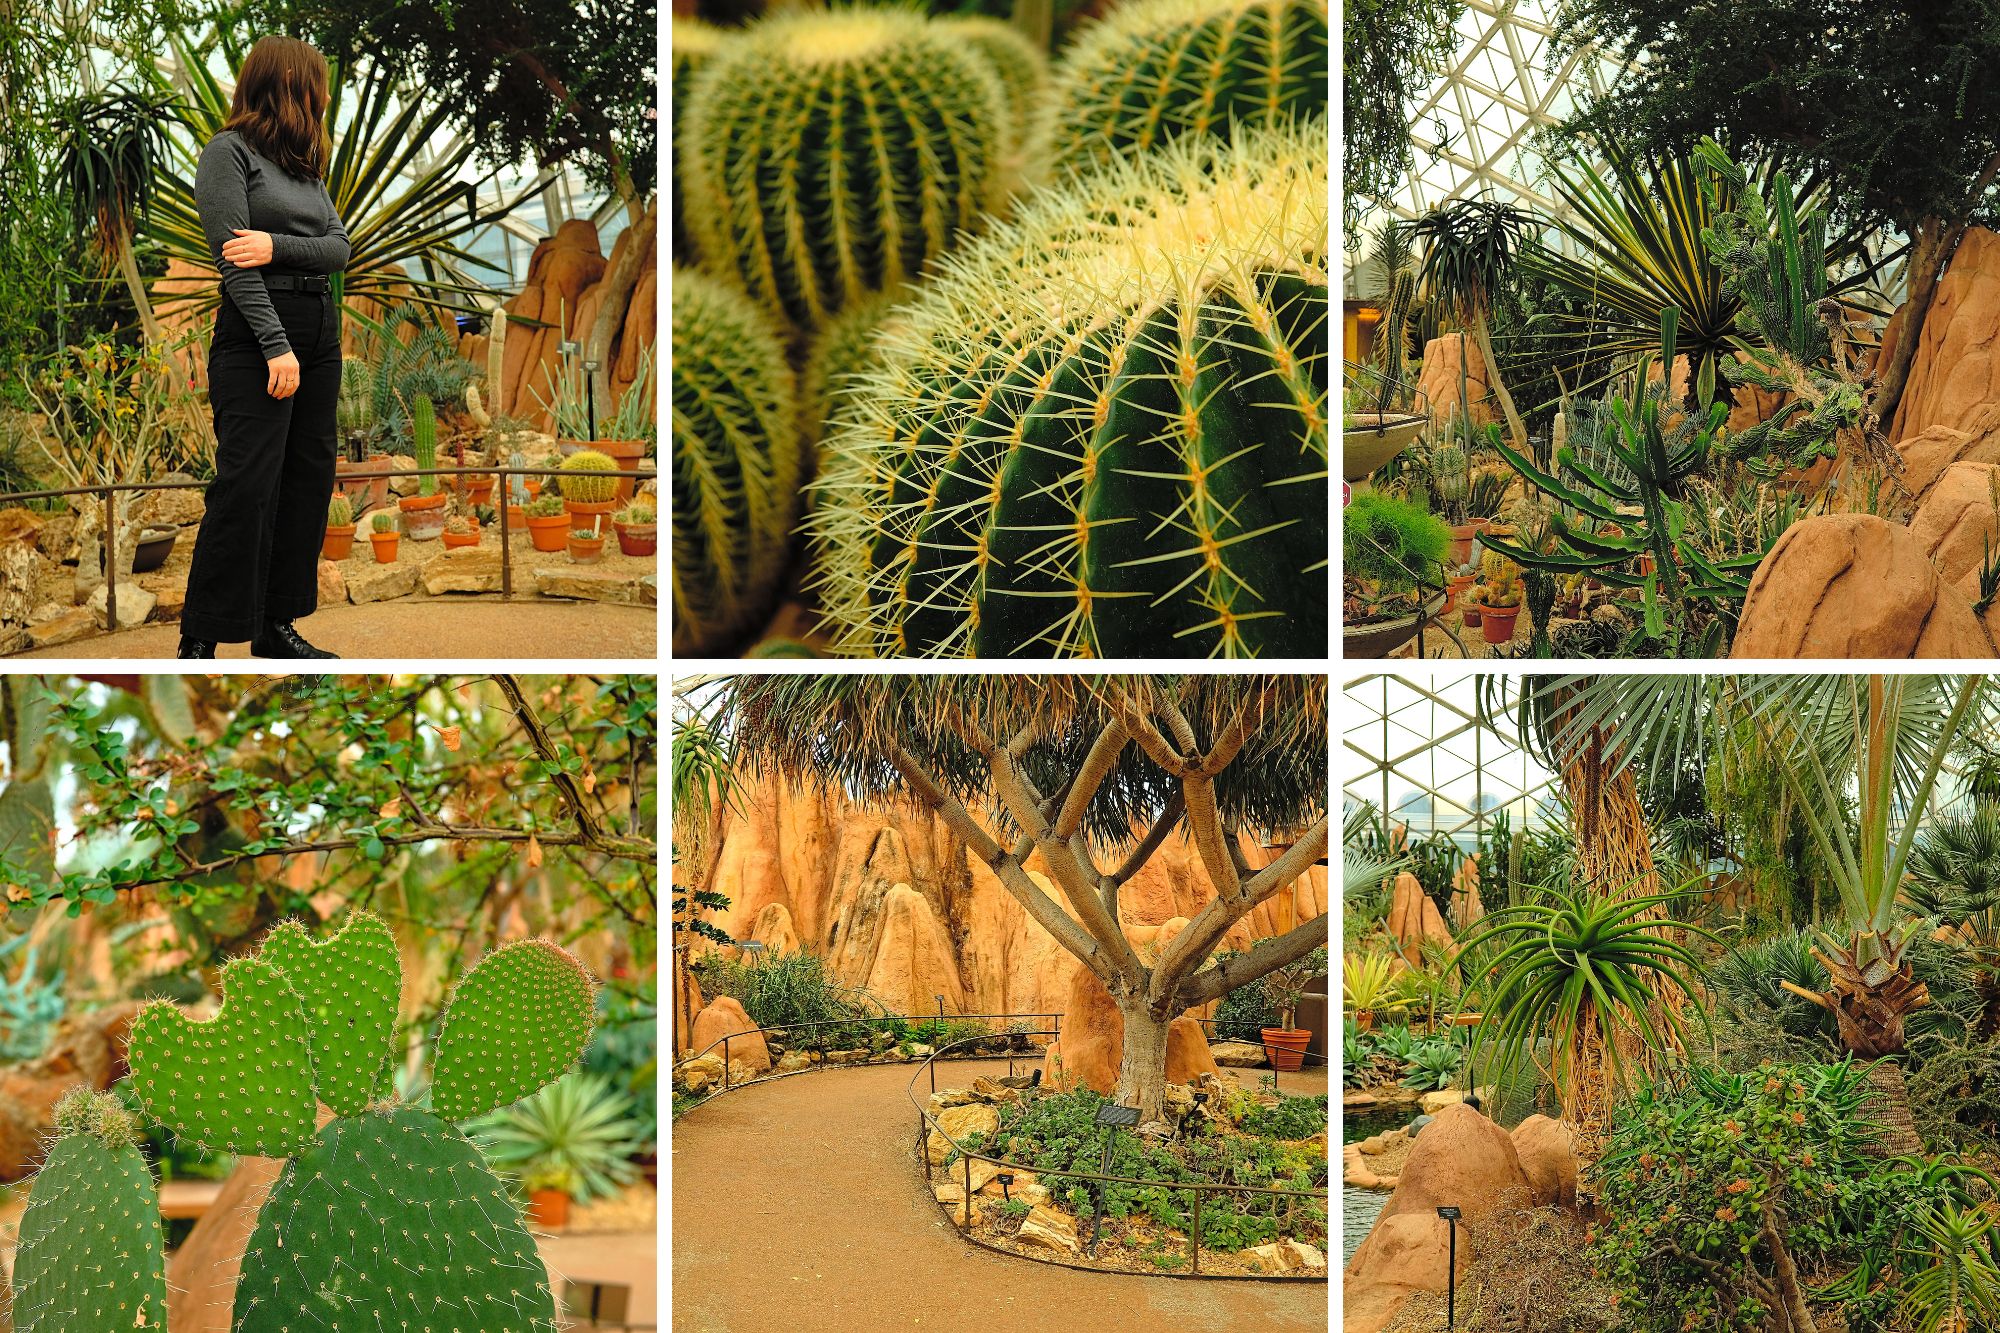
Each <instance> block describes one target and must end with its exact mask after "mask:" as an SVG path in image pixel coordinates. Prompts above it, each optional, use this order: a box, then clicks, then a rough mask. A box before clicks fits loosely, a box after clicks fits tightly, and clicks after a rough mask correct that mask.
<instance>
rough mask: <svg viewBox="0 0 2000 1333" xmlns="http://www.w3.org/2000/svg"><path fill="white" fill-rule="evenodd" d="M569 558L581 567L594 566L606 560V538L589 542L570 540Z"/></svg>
mask: <svg viewBox="0 0 2000 1333" xmlns="http://www.w3.org/2000/svg"><path fill="white" fill-rule="evenodd" d="M569 558H570V559H571V560H574V561H575V562H576V563H577V564H579V565H594V564H596V563H597V562H598V561H599V560H602V559H603V558H604V538H602V537H592V538H591V539H590V540H588V541H584V540H581V539H579V538H576V537H571V538H570V539H569Z"/></svg>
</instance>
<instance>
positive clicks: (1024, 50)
mask: <svg viewBox="0 0 2000 1333" xmlns="http://www.w3.org/2000/svg"><path fill="white" fill-rule="evenodd" d="M938 22H939V23H940V24H942V25H943V26H944V27H945V29H946V30H947V31H949V32H952V33H954V34H956V35H957V36H958V37H959V38H961V39H962V40H963V41H964V42H965V43H966V45H967V46H969V47H970V48H971V49H972V50H973V51H974V52H975V53H977V54H978V55H979V56H980V57H982V58H983V59H984V60H985V61H986V63H987V64H988V65H989V66H990V67H991V68H992V70H993V72H994V74H996V75H998V76H999V79H1000V88H1001V91H1002V92H1004V93H1005V94H1006V98H1007V133H1008V144H1009V152H1008V155H1007V156H1008V172H1007V175H1008V178H1009V180H1008V183H1009V184H1010V185H1013V184H1018V183H1020V182H1021V181H1023V180H1027V179H1031V178H1033V177H1035V176H1038V175H1039V174H1040V168H1041V165H1042V158H1043V156H1044V155H1045V153H1046V151H1047V144H1048V137H1049V110H1050V108H1049V60H1048V56H1047V55H1046V54H1045V53H1044V52H1043V51H1042V49H1041V48H1040V47H1038V46H1036V45H1035V44H1034V43H1033V42H1031V41H1029V40H1028V39H1027V38H1026V37H1025V36H1023V35H1022V33H1021V30H1020V29H1019V28H1017V27H1015V26H1014V25H1013V24H1011V23H1007V22H1003V21H1002V20H1000V19H996V18H990V17H988V16H987V15H984V14H954V15H949V16H946V17H941V18H939V19H938Z"/></svg>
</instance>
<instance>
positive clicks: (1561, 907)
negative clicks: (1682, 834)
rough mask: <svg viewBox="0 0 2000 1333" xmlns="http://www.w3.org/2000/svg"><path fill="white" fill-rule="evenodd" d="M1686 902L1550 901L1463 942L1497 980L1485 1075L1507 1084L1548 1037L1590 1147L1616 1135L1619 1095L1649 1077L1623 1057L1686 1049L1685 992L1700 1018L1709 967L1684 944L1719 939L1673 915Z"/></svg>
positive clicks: (1560, 1082)
mask: <svg viewBox="0 0 2000 1333" xmlns="http://www.w3.org/2000/svg"><path fill="white" fill-rule="evenodd" d="M1677 897H1678V895H1675V894H1643V895H1639V896H1635V897H1630V898H1616V897H1599V896H1596V895H1595V894H1593V893H1591V892H1589V891H1587V890H1586V891H1581V892H1570V893H1561V892H1554V891H1550V892H1547V893H1546V894H1545V895H1544V899H1543V901H1540V902H1533V903H1523V904H1520V905H1518V906H1515V907H1503V908H1501V909H1500V910H1499V911H1497V912H1493V913H1491V914H1490V915H1488V916H1487V918H1486V919H1485V920H1484V921H1483V922H1481V923H1480V926H1479V929H1477V930H1476V931H1474V932H1473V933H1472V934H1471V935H1470V936H1468V937H1467V938H1466V939H1465V940H1464V941H1463V942H1462V953H1463V954H1466V955H1471V956H1473V957H1475V958H1477V959H1478V966H1479V970H1480V971H1481V972H1482V973H1484V974H1485V975H1486V977H1487V978H1488V980H1487V981H1486V983H1485V987H1484V1000H1485V1010H1484V1012H1483V1013H1482V1014H1481V1016H1480V1021H1479V1026H1478V1027H1477V1028H1476V1029H1475V1030H1474V1033H1473V1050H1474V1053H1475V1058H1477V1056H1478V1055H1481V1054H1483V1055H1485V1056H1486V1057H1487V1059H1486V1060H1485V1062H1484V1063H1483V1065H1482V1069H1490V1070H1492V1071H1493V1073H1494V1074H1495V1076H1497V1077H1499V1078H1502V1079H1506V1078H1508V1077H1510V1076H1511V1075H1512V1074H1513V1073H1514V1072H1515V1069H1514V1066H1515V1065H1518V1063H1519V1062H1520V1061H1521V1060H1522V1059H1525V1058H1533V1054H1532V1053H1533V1052H1534V1049H1535V1043H1536V1042H1537V1041H1538V1040H1540V1039H1541V1038H1544V1037H1546V1038H1548V1039H1549V1042H1550V1060H1549V1064H1548V1066H1547V1067H1546V1068H1545V1069H1544V1070H1543V1072H1545V1073H1546V1074H1547V1075H1548V1077H1549V1081H1550V1082H1551V1083H1552V1084H1554V1086H1555V1089H1556V1093H1557V1096H1558V1097H1559V1098H1560V1099H1561V1102H1562V1108H1563V1118H1564V1119H1566V1120H1569V1121H1571V1122H1572V1123H1574V1124H1576V1125H1577V1126H1579V1128H1580V1129H1581V1130H1582V1131H1583V1133H1584V1135H1585V1139H1586V1142H1593V1141H1595V1140H1596V1139H1598V1138H1601V1137H1602V1135H1603V1134H1604V1133H1605V1132H1606V1130H1607V1129H1608V1128H1609V1126H1610V1114H1611V1103H1612V1099H1613V1096H1614V1095H1615V1094H1616V1092H1617V1091H1618V1090H1620V1089H1622V1088H1625V1087H1627V1086H1629V1085H1630V1080H1631V1078H1632V1076H1633V1075H1634V1074H1636V1073H1638V1072H1640V1071H1639V1070H1636V1069H1634V1068H1632V1066H1633V1065H1634V1064H1635V1063H1641V1062H1639V1061H1635V1060H1633V1059H1631V1058H1629V1057H1628V1056H1627V1055H1626V1054H1625V1053H1624V1052H1623V1051H1621V1049H1620V1048H1621V1046H1625V1045H1627V1044H1628V1043H1630V1042H1633V1041H1636V1042H1638V1043H1639V1044H1640V1045H1641V1046H1643V1048H1644V1049H1645V1050H1646V1051H1647V1052H1649V1053H1657V1054H1659V1055H1665V1054H1666V1053H1668V1052H1671V1051H1674V1050H1679V1049H1684V1048H1685V1045H1686V1037H1687V1033H1686V1027H1685V1024H1684V1023H1683V1021H1682V1019H1681V1017H1680V1014H1679V1013H1678V1011H1677V1010H1676V1008H1675V1006H1674V1005H1672V1004H1670V1003H1661V1001H1662V1000H1663V999H1664V998H1665V997H1667V996H1668V995H1669V994H1671V993H1672V992H1676V991H1677V992H1679V993H1680V995H1681V996H1683V997H1685V999H1686V1000H1687V1001H1688V1002H1689V1003H1690V1004H1692V1005H1694V1006H1695V1007H1696V1008H1697V1010H1699V1006H1700V1003H1701V1001H1700V997H1699V996H1698V995H1697V994H1696V992H1695V989H1694V986H1693V982H1692V978H1693V976H1694V974H1695V973H1696V972H1697V971H1698V969H1699V967H1700V964H1699V963H1698V961H1697V960H1696V958H1695V956H1694V954H1693V953H1692V952H1690V951H1689V949H1688V947H1687V946H1686V945H1685V944H1682V943H1680V942H1679V940H1678V938H1677V937H1678V936H1679V935H1680V934H1681V933H1683V932H1685V933H1691V934H1697V935H1702V936H1705V937H1708V938H1713V937H1712V936H1708V933H1707V932H1706V931H1703V930H1701V929H1700V928H1699V927H1696V926H1694V925H1691V924H1690V923H1688V922H1686V921H1682V920H1679V919H1677V918H1674V917H1670V916H1667V915H1665V909H1666V908H1667V907H1668V906H1670V905H1671V904H1672V903H1673V902H1675V901H1676V899H1677ZM1489 949H1490V950H1491V952H1490V953H1489V952H1483V951H1485V950H1489ZM1650 1058H1651V1057H1650V1056H1649V1059H1650ZM1538 1063H1539V1062H1538Z"/></svg>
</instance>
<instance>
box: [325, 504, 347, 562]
mask: <svg viewBox="0 0 2000 1333" xmlns="http://www.w3.org/2000/svg"><path fill="white" fill-rule="evenodd" d="M319 553H320V557H321V558H322V559H325V560H345V559H347V557H348V556H350V555H352V554H353V553H354V506H353V504H352V503H350V502H349V501H348V498H347V497H346V496H345V495H342V494H341V493H340V492H339V491H335V492H334V493H333V498H332V499H331V500H329V501H327V504H326V535H325V536H324V537H322V538H320V543H319Z"/></svg>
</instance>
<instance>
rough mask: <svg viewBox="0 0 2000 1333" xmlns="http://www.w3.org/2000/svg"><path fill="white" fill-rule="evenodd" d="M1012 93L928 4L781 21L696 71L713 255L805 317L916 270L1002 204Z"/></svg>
mask: <svg viewBox="0 0 2000 1333" xmlns="http://www.w3.org/2000/svg"><path fill="white" fill-rule="evenodd" d="M1005 119H1006V104H1005V94H1004V93H1003V92H1002V90H1001V85H1000V80H999V77H998V76H997V75H996V74H995V73H994V72H993V69H992V68H991V66H990V65H989V64H988V63H987V62H986V61H985V60H983V59H982V58H980V57H979V56H978V55H977V54H974V53H973V52H971V51H969V50H967V49H966V47H965V44H964V43H963V42H962V41H961V40H959V39H957V38H955V37H954V36H953V35H952V33H951V32H950V31H949V30H948V29H945V28H943V27H941V26H940V25H938V24H935V23H932V22H931V21H930V20H929V19H927V18H925V17H923V16H922V15H920V14H916V13H913V12H909V11H904V10H895V9H869V8H855V9H843V10H836V11H831V12H817V13H814V12H806V13H794V14H787V15H785V16H782V17H778V18H772V19H768V20H766V21H764V22H763V23H760V24H758V25H757V26H756V27H754V28H752V29H750V30H749V31H748V32H747V33H746V34H745V35H744V36H742V37H740V38H733V39H731V40H729V41H727V42H725V43H723V45H722V49H721V50H720V51H718V52H717V53H716V54H715V57H714V58H713V60H711V61H709V62H708V64H707V66H706V68H704V69H703V70H702V71H701V72H700V73H698V74H697V75H696V76H695V80H694V84H693V86H692V87H691V88H690V89H689V92H688V106H687V117H686V120H685V121H684V122H683V124H682V126H681V138H680V145H679V152H678V154H677V156H678V157H679V158H680V159H681V160H682V163H683V172H684V181H685V184H686V187H687V189H686V192H687V201H686V203H687V214H686V216H687V218H688V223H689V225H690V226H691V227H693V228H694V230H695V239H696V243H697V248H698V249H699V250H700V252H701V255H702V258H703V260H704V261H705V262H706V263H707V264H708V265H709V266H710V267H712V268H714V269H716V270H717V271H718V272H723V273H732V274H734V275H735V277H736V279H737V280H738V281H740V282H741V283H742V284H743V286H744V288H745V289H746V290H747V291H748V292H749V293H750V294H751V296H752V297H754V298H755V299H756V300H757V301H758V302H759V303H760V304H763V305H765V306H767V307H769V308H770V309H771V310H773V311H775V312H777V313H778V314H780V315H782V316H783V317H785V318H786V319H788V320H790V321H791V322H792V323H793V324H796V325H798V326H800V327H802V328H814V327H817V326H819V325H820V324H822V323H824V322H825V321H826V320H827V319H828V318H829V317H830V316H832V315H833V314H834V313H835V312H836V311H838V310H840V309H841V308H842V307H844V306H846V305H848V304H850V303H851V302H853V301H856V300H858V299H859V298H860V297H862V296H863V295H865V294H866V293H868V292H873V291H880V290H882V289H884V288H886V287H891V286H894V285H896V284H897V283H900V282H905V281H908V280H910V279H913V278H915V277H916V276H917V273H918V272H919V270H921V269H922V268H923V266H924V264H925V263H926V262H927V261H928V260H930V259H931V258H932V257H934V256H936V255H938V254H940V253H942V252H943V251H944V250H946V249H947V248H948V247H949V246H951V245H952V244H953V243H954V242H955V240H956V239H957V237H958V234H959V233H960V232H961V231H966V230H970V229H972V228H974V227H976V226H977V225H978V224H979V221H980V218H981V216H982V215H983V214H985V213H986V212H987V211H988V210H989V209H990V208H991V207H992V206H993V205H994V203H995V202H996V201H997V199H998V197H999V190H1000V188H1001V186H1002V184H1003V182H1002V180H1001V174H1002V170H1003V162H1002V158H1003V156H1004V154H1005V153H1006V151H1007V146H1008V144H1007V141H1008V136H1007V132H1006V127H1005Z"/></svg>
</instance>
